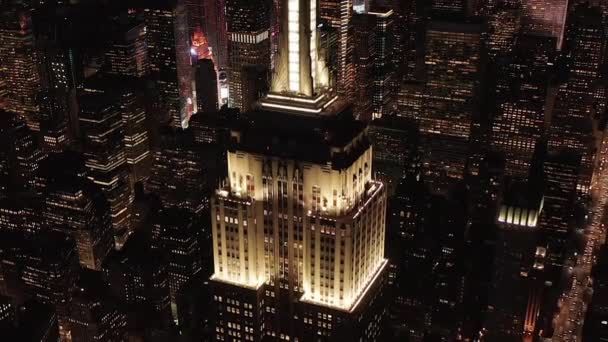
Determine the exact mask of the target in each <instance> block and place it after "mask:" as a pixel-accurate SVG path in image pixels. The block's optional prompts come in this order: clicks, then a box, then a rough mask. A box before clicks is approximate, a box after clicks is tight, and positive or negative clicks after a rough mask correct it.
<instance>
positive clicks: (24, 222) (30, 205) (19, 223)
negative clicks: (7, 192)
mask: <svg viewBox="0 0 608 342" xmlns="http://www.w3.org/2000/svg"><path fill="white" fill-rule="evenodd" d="M41 207H42V206H41V203H39V201H37V199H36V198H32V196H27V195H21V196H20V195H12V196H10V197H7V198H1V199H0V231H12V232H19V233H20V234H24V235H33V234H37V233H39V232H40V231H41V228H42V227H41V221H42V220H41V211H42V210H41Z"/></svg>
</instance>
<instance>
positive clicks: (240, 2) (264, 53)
mask: <svg viewBox="0 0 608 342" xmlns="http://www.w3.org/2000/svg"><path fill="white" fill-rule="evenodd" d="M270 6H271V3H270V1H268V0H260V1H251V0H227V1H226V23H227V26H228V85H229V102H228V103H229V105H230V106H231V107H234V108H240V109H241V110H242V111H249V110H251V109H252V108H253V105H254V104H255V102H256V101H257V100H258V99H259V96H260V94H257V93H258V92H257V91H256V89H255V88H253V89H251V87H250V86H249V85H250V84H249V82H247V78H248V75H247V73H248V71H249V70H251V68H254V67H258V68H261V69H262V70H264V71H265V74H266V77H265V82H266V83H267V82H268V77H269V76H270V75H269V70H270V17H269V16H270ZM264 71H263V72H264ZM256 95H257V96H256Z"/></svg>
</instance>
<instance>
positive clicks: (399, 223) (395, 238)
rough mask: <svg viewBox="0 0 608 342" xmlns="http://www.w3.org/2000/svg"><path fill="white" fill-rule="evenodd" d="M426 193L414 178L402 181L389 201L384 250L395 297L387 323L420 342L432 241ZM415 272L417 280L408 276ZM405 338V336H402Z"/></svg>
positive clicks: (426, 305) (425, 308) (427, 315)
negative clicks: (427, 215)
mask: <svg viewBox="0 0 608 342" xmlns="http://www.w3.org/2000/svg"><path fill="white" fill-rule="evenodd" d="M428 199H429V197H428V193H427V192H426V190H425V187H424V184H423V182H422V181H420V180H416V177H415V176H414V175H409V176H408V177H406V178H405V179H402V180H401V181H400V182H399V184H398V185H397V186H396V188H395V193H394V195H393V196H392V197H391V198H390V199H389V209H388V215H389V216H388V221H387V224H388V228H387V229H388V232H387V234H388V240H387V246H386V247H387V250H388V256H389V260H390V266H391V269H390V271H389V283H390V285H391V287H392V289H391V290H392V292H393V293H394V294H395V295H394V297H393V301H392V302H391V303H389V305H388V310H389V315H388V321H389V324H390V327H391V329H392V331H393V332H394V334H395V335H396V336H397V337H398V338H399V337H401V339H405V338H409V339H410V340H411V341H421V340H422V338H423V337H424V332H425V330H426V322H425V321H426V319H427V318H428V317H429V313H428V311H429V307H428V304H427V296H426V292H425V291H426V289H427V288H428V282H429V278H430V274H431V272H428V270H429V269H430V267H429V265H431V264H432V259H431V258H432V255H433V254H432V251H433V245H432V241H433V240H432V239H430V238H428V231H427V229H425V227H426V226H425V220H426V210H427V205H428V203H429V202H428ZM412 273H415V274H419V275H420V276H419V277H415V278H412V277H410V276H409V275H410V274H412ZM404 335H405V336H404Z"/></svg>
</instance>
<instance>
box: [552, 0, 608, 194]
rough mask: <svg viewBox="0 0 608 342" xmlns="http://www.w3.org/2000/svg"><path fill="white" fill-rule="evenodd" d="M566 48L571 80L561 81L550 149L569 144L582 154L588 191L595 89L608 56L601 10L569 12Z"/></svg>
mask: <svg viewBox="0 0 608 342" xmlns="http://www.w3.org/2000/svg"><path fill="white" fill-rule="evenodd" d="M569 23H570V24H569V30H568V34H567V35H566V42H565V46H564V51H565V52H566V53H567V55H568V59H569V63H570V65H571V68H570V74H569V77H568V80H567V81H566V82H565V83H564V84H562V85H560V87H559V89H558V91H557V96H556V100H555V108H554V112H553V116H552V121H551V128H550V137H549V149H550V150H559V149H562V148H568V149H570V150H572V151H574V152H576V153H578V154H580V155H581V156H582V165H581V166H582V169H581V171H580V179H579V184H578V185H577V188H578V191H579V193H581V194H587V193H588V192H589V187H590V184H591V176H592V173H593V164H594V149H595V146H594V140H593V133H594V126H595V125H596V124H595V123H594V122H593V121H592V120H594V119H596V118H597V115H598V113H597V112H596V102H597V100H596V99H595V98H594V95H593V94H594V92H595V90H596V89H597V87H598V85H597V80H598V77H599V73H600V65H601V63H602V61H603V59H604V56H605V38H604V27H603V25H602V21H601V13H600V12H599V11H598V10H597V9H593V8H589V7H587V6H577V7H576V8H575V9H574V10H573V12H571V13H570V16H569Z"/></svg>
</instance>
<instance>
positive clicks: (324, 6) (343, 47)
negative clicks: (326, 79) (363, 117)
mask: <svg viewBox="0 0 608 342" xmlns="http://www.w3.org/2000/svg"><path fill="white" fill-rule="evenodd" d="M318 2H319V17H320V19H321V20H323V21H324V22H325V23H326V24H328V25H329V26H330V27H332V28H333V29H335V30H337V35H338V37H337V38H338V46H337V51H336V54H337V58H336V60H335V64H333V65H331V66H329V68H330V70H331V73H332V74H333V78H332V79H333V80H334V82H335V84H331V85H332V86H335V87H336V88H337V90H338V93H339V94H340V96H342V97H343V98H345V99H348V100H354V99H355V98H354V96H353V95H352V91H353V87H354V86H355V84H354V81H355V69H354V65H353V63H352V57H353V48H354V45H353V35H352V27H351V20H352V16H353V6H354V3H353V0H318ZM365 7H366V6H365V5H363V8H365ZM357 8H358V9H361V5H360V4H359V7H357ZM326 62H327V60H326Z"/></svg>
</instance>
